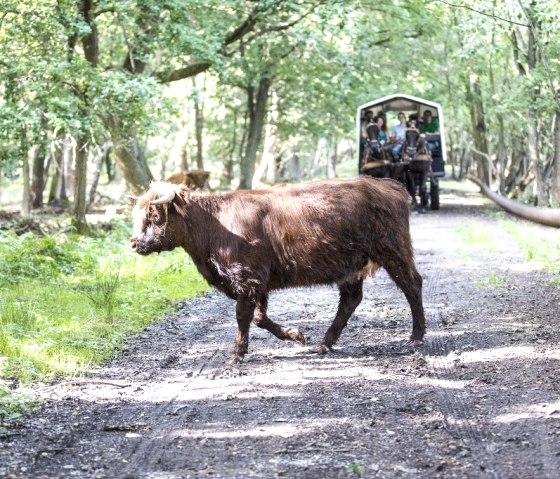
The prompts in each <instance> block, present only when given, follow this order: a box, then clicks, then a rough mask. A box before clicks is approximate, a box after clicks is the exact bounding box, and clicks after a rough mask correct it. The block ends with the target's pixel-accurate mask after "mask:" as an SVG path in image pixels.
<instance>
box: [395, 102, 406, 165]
mask: <svg viewBox="0 0 560 479" xmlns="http://www.w3.org/2000/svg"><path fill="white" fill-rule="evenodd" d="M397 118H398V120H399V123H398V125H395V126H394V127H393V129H392V130H391V142H392V143H393V144H394V145H393V149H392V150H391V153H392V155H393V159H394V160H398V159H399V156H400V155H401V150H402V146H403V143H404V138H405V135H406V129H407V126H406V116H405V114H404V113H403V112H402V111H400V112H399V114H398V116H397Z"/></svg>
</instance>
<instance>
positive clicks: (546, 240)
mask: <svg viewBox="0 0 560 479" xmlns="http://www.w3.org/2000/svg"><path fill="white" fill-rule="evenodd" d="M501 224H502V226H503V227H504V228H505V229H506V230H507V231H508V233H509V234H510V235H511V236H512V237H513V238H514V239H515V241H517V243H518V244H519V246H520V247H521V248H522V249H523V251H524V252H525V254H526V255H527V259H528V260H530V261H532V262H534V263H536V264H538V265H539V266H541V267H543V268H545V269H546V270H548V271H550V272H551V274H552V283H553V284H555V285H556V286H560V242H559V241H558V232H557V230H555V229H553V228H543V227H540V226H536V225H532V224H527V223H526V222H522V223H518V222H513V221H503V222H502V223H501Z"/></svg>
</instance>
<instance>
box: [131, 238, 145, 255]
mask: <svg viewBox="0 0 560 479" xmlns="http://www.w3.org/2000/svg"><path fill="white" fill-rule="evenodd" d="M130 249H131V250H132V251H134V252H135V253H138V254H142V255H145V254H149V251H147V249H146V244H145V243H144V242H143V241H141V240H139V239H137V238H132V239H131V240H130Z"/></svg>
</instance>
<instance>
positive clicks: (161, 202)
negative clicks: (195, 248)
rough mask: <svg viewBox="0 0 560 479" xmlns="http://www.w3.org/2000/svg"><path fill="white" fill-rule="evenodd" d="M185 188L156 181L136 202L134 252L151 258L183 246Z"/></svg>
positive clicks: (133, 231) (133, 232) (133, 214)
mask: <svg viewBox="0 0 560 479" xmlns="http://www.w3.org/2000/svg"><path fill="white" fill-rule="evenodd" d="M184 194H188V192H185V191H184V188H182V187H180V186H177V185H172V184H171V183H168V182H166V181H155V182H153V183H152V184H151V185H150V189H149V190H148V191H146V192H145V193H144V194H143V195H142V196H140V197H139V198H138V199H137V200H136V204H135V206H134V208H133V210H132V237H131V238H130V247H131V249H132V251H134V252H136V253H138V254H141V255H148V254H150V253H159V252H161V251H170V250H172V249H174V248H176V247H177V246H181V241H180V238H181V236H182V234H183V230H184V222H183V221H182V216H181V214H180V212H181V210H183V208H184V204H185V203H184V198H183V195H184Z"/></svg>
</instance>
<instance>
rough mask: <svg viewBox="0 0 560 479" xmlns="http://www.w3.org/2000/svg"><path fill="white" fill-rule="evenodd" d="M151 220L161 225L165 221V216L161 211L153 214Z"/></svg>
mask: <svg viewBox="0 0 560 479" xmlns="http://www.w3.org/2000/svg"><path fill="white" fill-rule="evenodd" d="M150 221H151V222H152V223H153V224H155V225H160V224H162V222H163V217H162V215H161V214H160V213H159V212H157V213H154V214H153V215H152V217H151V218H150Z"/></svg>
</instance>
